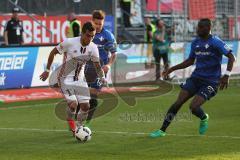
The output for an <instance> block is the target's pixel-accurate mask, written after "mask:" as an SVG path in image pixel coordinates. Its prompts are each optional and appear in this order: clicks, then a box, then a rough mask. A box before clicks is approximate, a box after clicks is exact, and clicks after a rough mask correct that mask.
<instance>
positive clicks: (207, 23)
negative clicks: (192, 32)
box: [198, 18, 212, 27]
mask: <svg viewBox="0 0 240 160" xmlns="http://www.w3.org/2000/svg"><path fill="white" fill-rule="evenodd" d="M198 23H204V24H206V25H207V26H209V27H211V26H212V22H211V20H210V19H209V18H202V19H200V20H199V22H198Z"/></svg>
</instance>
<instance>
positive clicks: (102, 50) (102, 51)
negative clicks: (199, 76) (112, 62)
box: [93, 28, 117, 65]
mask: <svg viewBox="0 0 240 160" xmlns="http://www.w3.org/2000/svg"><path fill="white" fill-rule="evenodd" d="M93 42H94V43H95V44H96V45H97V46H98V50H99V56H100V59H101V61H102V62H103V64H104V65H105V64H107V63H108V62H109V53H115V52H116V51H117V48H116V40H115V38H114V36H113V34H112V33H111V32H110V31H108V30H106V29H104V28H103V29H102V31H101V32H100V33H96V35H95V37H94V39H93ZM103 64H102V65H103Z"/></svg>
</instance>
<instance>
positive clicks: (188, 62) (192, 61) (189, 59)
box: [162, 58, 195, 77]
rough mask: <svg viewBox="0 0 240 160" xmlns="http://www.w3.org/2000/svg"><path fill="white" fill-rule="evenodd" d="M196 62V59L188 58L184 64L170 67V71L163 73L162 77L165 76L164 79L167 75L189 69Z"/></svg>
mask: <svg viewBox="0 0 240 160" xmlns="http://www.w3.org/2000/svg"><path fill="white" fill-rule="evenodd" d="M194 62H195V59H194V58H188V59H186V60H185V61H183V62H182V63H180V64H177V65H175V66H173V67H170V68H169V69H167V70H165V71H163V73H162V75H163V77H167V75H169V74H170V73H172V72H173V71H176V70H179V69H184V68H187V67H189V66H191V65H193V64H194Z"/></svg>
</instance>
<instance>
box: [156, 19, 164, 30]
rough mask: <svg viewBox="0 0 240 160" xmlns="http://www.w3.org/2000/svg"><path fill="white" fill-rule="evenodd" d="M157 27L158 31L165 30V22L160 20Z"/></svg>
mask: <svg viewBox="0 0 240 160" xmlns="http://www.w3.org/2000/svg"><path fill="white" fill-rule="evenodd" d="M156 25H157V28H158V29H163V28H164V22H163V20H161V19H158V20H157V23H156Z"/></svg>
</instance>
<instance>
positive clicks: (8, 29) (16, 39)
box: [4, 7, 23, 45]
mask: <svg viewBox="0 0 240 160" xmlns="http://www.w3.org/2000/svg"><path fill="white" fill-rule="evenodd" d="M19 12H20V10H19V8H17V7H14V8H13V10H12V18H11V20H9V21H8V22H7V23H6V26H5V30H4V40H5V45H22V44H23V25H22V21H20V20H19V18H18V13H19Z"/></svg>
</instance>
